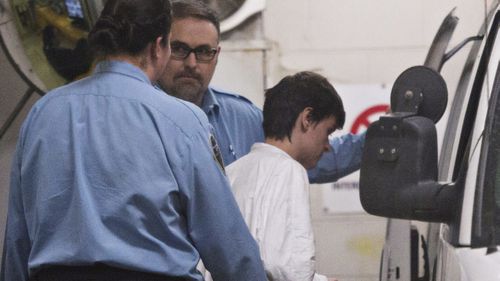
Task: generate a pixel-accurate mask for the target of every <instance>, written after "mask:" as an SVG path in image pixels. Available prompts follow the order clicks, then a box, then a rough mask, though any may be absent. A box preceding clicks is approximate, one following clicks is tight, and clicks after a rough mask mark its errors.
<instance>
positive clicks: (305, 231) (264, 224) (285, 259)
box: [226, 72, 345, 281]
mask: <svg viewBox="0 0 500 281" xmlns="http://www.w3.org/2000/svg"><path fill="white" fill-rule="evenodd" d="M344 121H345V112H344V107H343V104H342V100H341V98H340V96H339V95H338V94H337V92H336V91H335V89H334V87H333V86H332V85H331V84H330V83H329V82H328V80H327V79H326V78H324V77H323V76H321V75H319V74H316V73H313V72H299V73H297V74H295V75H291V76H287V77H285V78H283V79H282V80H281V81H280V82H279V83H278V84H277V85H276V86H274V87H273V88H271V89H268V90H267V91H266V99H265V103H264V121H263V127H264V134H265V142H264V143H256V144H254V145H253V146H252V149H251V151H250V153H249V154H247V155H245V156H243V157H242V158H240V159H239V160H237V161H236V162H234V163H232V164H231V165H229V166H228V167H227V169H226V172H227V176H228V178H229V180H230V183H231V187H232V191H233V194H234V196H235V198H236V201H237V203H238V206H239V208H240V210H241V212H242V214H243V217H244V219H245V221H246V223H247V225H248V227H249V229H250V232H251V233H252V235H253V237H254V238H255V240H256V241H257V244H258V245H259V249H260V253H261V258H262V260H263V262H264V266H265V269H266V273H267V275H268V278H269V280H283V281H285V280H286V281H302V280H314V281H322V280H335V279H328V278H326V277H325V276H323V275H320V274H317V273H316V271H315V254H314V252H315V250H314V235H313V231H312V225H311V215H310V203H309V180H308V177H307V172H306V169H309V168H311V167H314V166H315V165H316V163H317V162H318V160H319V159H320V157H321V155H322V154H323V152H325V151H328V149H329V148H330V145H329V144H328V136H329V135H330V134H332V133H333V132H334V131H335V130H336V129H337V128H341V127H342V126H343V125H344Z"/></svg>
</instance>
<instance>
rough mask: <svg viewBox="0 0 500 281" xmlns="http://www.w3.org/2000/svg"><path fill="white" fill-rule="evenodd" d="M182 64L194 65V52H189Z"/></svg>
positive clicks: (195, 62)
mask: <svg viewBox="0 0 500 281" xmlns="http://www.w3.org/2000/svg"><path fill="white" fill-rule="evenodd" d="M184 64H185V65H186V66H189V67H195V66H196V64H197V61H196V55H195V54H194V52H191V53H190V54H189V55H188V56H187V57H186V58H185V59H184Z"/></svg>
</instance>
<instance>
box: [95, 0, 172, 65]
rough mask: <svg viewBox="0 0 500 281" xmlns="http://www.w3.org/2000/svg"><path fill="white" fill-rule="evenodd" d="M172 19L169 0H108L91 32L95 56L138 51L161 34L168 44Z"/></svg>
mask: <svg viewBox="0 0 500 281" xmlns="http://www.w3.org/2000/svg"><path fill="white" fill-rule="evenodd" d="M171 23H172V14H171V6H170V1H168V0H141V1H137V0H108V1H107V2H106V5H105V6H104V9H103V10H102V12H101V14H100V16H99V18H98V19H97V21H96V23H95V25H94V27H93V28H92V30H91V31H90V33H89V37H88V38H89V44H90V46H91V48H92V50H93V51H94V53H95V55H96V56H107V55H115V54H129V55H138V54H139V53H141V52H142V51H144V49H145V48H146V46H147V45H148V44H149V43H151V42H153V41H154V40H156V38H158V37H160V36H161V37H163V40H162V43H163V44H167V43H168V34H169V33H170V26H171Z"/></svg>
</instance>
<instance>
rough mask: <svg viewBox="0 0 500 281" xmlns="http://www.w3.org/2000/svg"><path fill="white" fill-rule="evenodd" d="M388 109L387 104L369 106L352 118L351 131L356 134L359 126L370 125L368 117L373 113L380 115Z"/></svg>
mask: <svg viewBox="0 0 500 281" xmlns="http://www.w3.org/2000/svg"><path fill="white" fill-rule="evenodd" d="M388 110H389V105H388V104H379V105H375V106H372V107H369V108H368V109H366V110H365V111H363V112H361V114H360V115H359V116H358V118H356V120H354V123H353V124H352V128H351V133H353V134H357V133H358V132H359V131H360V129H361V128H363V127H366V128H368V126H370V123H371V121H370V117H371V116H373V115H380V114H383V113H386V112H387V111H388Z"/></svg>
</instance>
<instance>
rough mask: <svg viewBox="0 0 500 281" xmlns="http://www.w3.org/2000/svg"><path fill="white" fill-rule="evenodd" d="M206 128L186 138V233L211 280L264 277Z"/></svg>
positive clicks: (255, 248) (256, 252)
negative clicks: (201, 132)
mask: <svg viewBox="0 0 500 281" xmlns="http://www.w3.org/2000/svg"><path fill="white" fill-rule="evenodd" d="M209 138H210V137H209V131H208V129H207V130H206V131H205V132H204V133H203V134H200V135H199V136H198V137H197V139H192V140H190V141H189V142H188V143H187V145H188V146H189V148H188V149H189V155H187V156H188V159H189V161H188V162H189V163H190V164H189V165H188V166H186V167H185V169H184V171H183V172H184V174H185V177H184V178H185V179H186V184H183V187H182V188H183V189H184V194H185V196H186V199H187V200H185V204H186V218H187V225H188V232H189V235H190V237H191V239H192V240H193V243H194V245H195V247H196V248H197V250H198V251H199V253H200V256H201V259H202V260H203V263H204V265H205V267H206V268H207V269H208V270H209V271H210V273H211V275H212V277H213V279H214V280H225V281H226V280H227V281H233V280H234V281H238V280H256V281H259V280H266V277H265V273H264V268H263V265H262V261H261V259H260V254H259V250H258V247H257V244H256V242H255V240H254V239H253V238H252V236H251V234H250V232H249V231H248V228H247V226H246V224H245V222H244V220H243V217H242V216H241V213H240V211H239V208H238V206H237V204H236V201H235V199H234V197H233V195H232V193H231V190H230V187H229V183H228V181H227V179H226V177H225V175H224V172H223V169H222V167H221V166H220V165H219V164H218V163H217V161H216V159H215V155H216V153H214V152H213V149H212V147H211V144H210V140H209Z"/></svg>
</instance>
